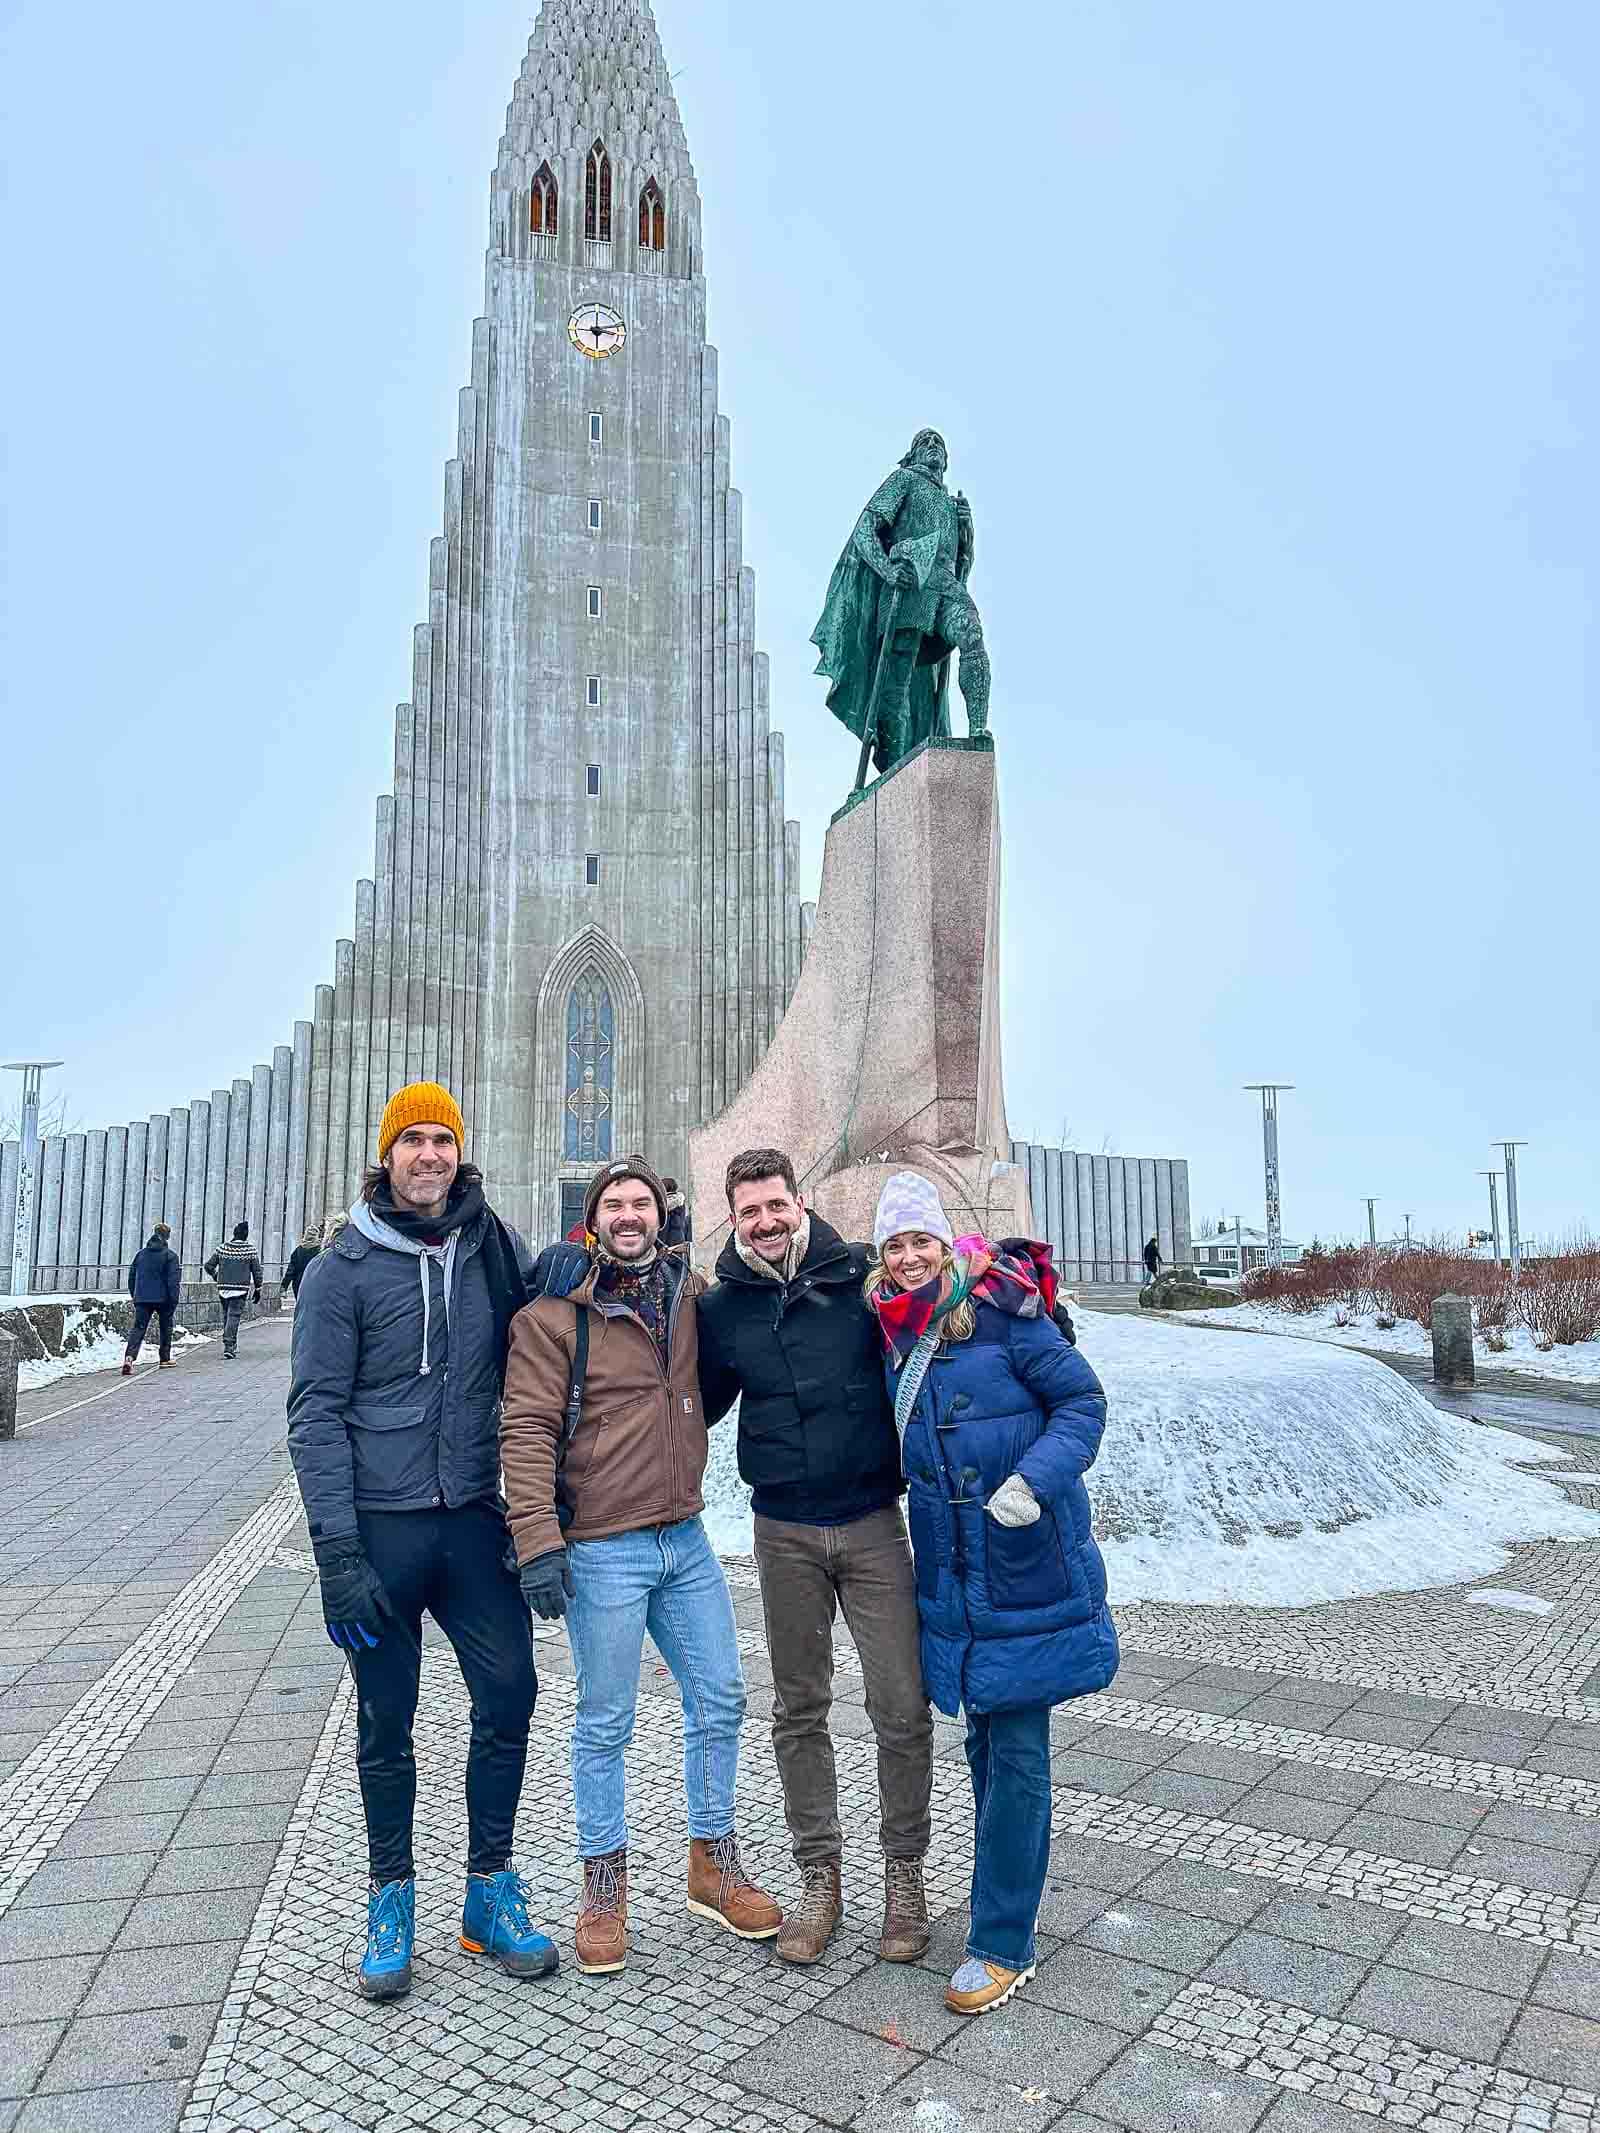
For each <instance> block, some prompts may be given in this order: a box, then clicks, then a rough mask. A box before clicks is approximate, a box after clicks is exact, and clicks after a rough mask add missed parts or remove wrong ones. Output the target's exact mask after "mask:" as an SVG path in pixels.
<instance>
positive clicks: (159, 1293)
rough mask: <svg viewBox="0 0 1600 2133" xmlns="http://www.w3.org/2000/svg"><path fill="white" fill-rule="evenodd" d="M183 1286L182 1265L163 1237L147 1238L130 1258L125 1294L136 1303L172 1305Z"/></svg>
mask: <svg viewBox="0 0 1600 2133" xmlns="http://www.w3.org/2000/svg"><path fill="white" fill-rule="evenodd" d="M182 1286H183V1262H182V1261H181V1260H180V1259H179V1257H178V1255H177V1253H176V1252H175V1251H174V1250H173V1249H172V1247H171V1245H170V1244H168V1242H167V1240H166V1238H165V1237H157V1236H154V1235H152V1236H150V1237H149V1238H147V1239H146V1241H145V1244H144V1247H143V1249H142V1250H141V1251H137V1252H135V1253H134V1255H133V1264H132V1266H130V1267H129V1269H128V1294H129V1295H130V1296H131V1297H132V1298H133V1300H134V1302H135V1303H136V1304H175V1303H176V1302H177V1301H178V1296H179V1292H180V1291H181V1289H182Z"/></svg>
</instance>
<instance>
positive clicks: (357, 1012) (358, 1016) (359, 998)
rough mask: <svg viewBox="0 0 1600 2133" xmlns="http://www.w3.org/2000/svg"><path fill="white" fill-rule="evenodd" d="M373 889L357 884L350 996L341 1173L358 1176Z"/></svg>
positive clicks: (367, 1059)
mask: <svg viewBox="0 0 1600 2133" xmlns="http://www.w3.org/2000/svg"><path fill="white" fill-rule="evenodd" d="M374 894H375V892H374V889H373V885H372V883H371V882H370V881H358V882H357V883H356V940H355V960H354V962H353V964H352V969H351V985H352V991H351V997H350V1108H349V1111H348V1113H347V1114H346V1118H345V1146H344V1159H343V1168H344V1175H345V1177H346V1178H347V1179H350V1180H351V1181H352V1182H353V1181H354V1180H355V1179H356V1178H359V1177H360V1175H361V1168H362V1165H363V1163H364V1162H365V1160H366V1145H367V1075H368V1073H369V1071H370V1066H371V1059H372V929H373V902H374Z"/></svg>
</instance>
